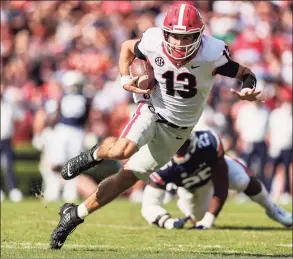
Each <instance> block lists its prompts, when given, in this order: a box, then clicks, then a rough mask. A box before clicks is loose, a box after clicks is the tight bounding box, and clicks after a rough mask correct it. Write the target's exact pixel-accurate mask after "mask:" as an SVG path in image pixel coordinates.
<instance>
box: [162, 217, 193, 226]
mask: <svg viewBox="0 0 293 259" xmlns="http://www.w3.org/2000/svg"><path fill="white" fill-rule="evenodd" d="M188 219H189V217H186V218H183V219H178V218H175V219H174V218H169V219H167V220H166V222H165V224H164V227H165V228H167V229H174V228H177V229H179V228H183V227H184V225H185V223H186V221H187V220H188Z"/></svg>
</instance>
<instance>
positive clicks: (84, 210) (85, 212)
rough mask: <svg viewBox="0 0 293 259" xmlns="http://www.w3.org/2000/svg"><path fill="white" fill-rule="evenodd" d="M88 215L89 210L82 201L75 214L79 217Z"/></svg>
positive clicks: (82, 217)
mask: <svg viewBox="0 0 293 259" xmlns="http://www.w3.org/2000/svg"><path fill="white" fill-rule="evenodd" d="M88 215H89V212H88V210H87V208H86V206H85V202H83V203H82V204H80V205H79V206H78V207H77V216H78V217H80V218H81V219H84V218H85V217H86V216H88Z"/></svg>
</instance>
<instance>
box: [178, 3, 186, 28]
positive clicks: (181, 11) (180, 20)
mask: <svg viewBox="0 0 293 259" xmlns="http://www.w3.org/2000/svg"><path fill="white" fill-rule="evenodd" d="M185 6H186V4H182V5H181V6H180V11H179V18H178V26H182V22H183V15H184V10H185Z"/></svg>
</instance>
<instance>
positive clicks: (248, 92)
mask: <svg viewBox="0 0 293 259" xmlns="http://www.w3.org/2000/svg"><path fill="white" fill-rule="evenodd" d="M255 89H256V88H255V87H254V88H252V89H249V88H243V89H242V90H241V91H240V92H238V91H236V90H235V89H233V88H231V89H230V92H231V93H233V94H234V95H236V97H237V98H238V99H240V100H246V101H249V102H253V101H260V102H262V103H264V102H265V101H264V100H261V99H259V98H258V95H259V94H260V93H261V91H255Z"/></svg>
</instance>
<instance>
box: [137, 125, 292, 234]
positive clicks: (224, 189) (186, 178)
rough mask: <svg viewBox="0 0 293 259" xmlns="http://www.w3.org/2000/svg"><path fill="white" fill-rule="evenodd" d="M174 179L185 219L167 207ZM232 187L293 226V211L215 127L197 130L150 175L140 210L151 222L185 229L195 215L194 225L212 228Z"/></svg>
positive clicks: (268, 212)
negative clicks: (226, 147) (276, 199)
mask: <svg viewBox="0 0 293 259" xmlns="http://www.w3.org/2000/svg"><path fill="white" fill-rule="evenodd" d="M170 183H173V184H175V185H176V186H177V187H178V189H177V193H178V196H179V199H178V203H177V205H178V207H179V208H180V210H181V211H182V212H183V213H184V214H185V216H186V218H185V219H178V218H172V217H171V214H170V213H168V212H167V211H166V210H165V209H164V208H163V207H162V205H163V201H164V197H165V194H166V186H167V184H170ZM228 189H230V190H235V191H237V192H244V193H245V194H246V195H247V196H248V197H249V198H250V199H251V200H253V201H255V202H257V203H258V204H259V205H260V206H262V207H263V208H264V209H265V212H266V214H267V215H268V216H269V217H270V218H272V219H273V220H275V221H277V222H279V223H281V224H283V225H284V226H286V227H290V226H291V225H292V214H291V213H289V212H286V211H284V210H283V209H281V208H280V207H278V206H277V205H276V204H274V203H273V202H272V201H271V199H270V197H269V195H268V192H267V190H266V189H265V187H264V186H263V185H262V183H261V182H260V181H259V180H258V179H257V178H256V177H254V176H252V174H251V173H250V172H249V170H248V168H247V167H246V166H245V165H243V164H242V163H240V162H239V161H237V160H235V159H232V158H231V157H229V156H227V155H225V154H224V152H223V148H222V143H221V141H220V139H219V137H218V136H217V135H216V134H215V133H214V132H212V131H210V130H205V131H193V132H192V133H191V135H190V138H189V139H188V140H187V141H186V142H185V143H184V144H183V145H182V147H181V148H180V149H179V150H178V151H177V153H176V154H175V156H174V157H173V158H172V159H171V161H170V162H169V163H167V164H166V165H165V166H164V167H162V168H161V169H160V170H159V171H158V172H155V173H152V174H151V176H150V183H149V185H147V186H146V188H145V190H144V194H143V201H142V209H141V212H142V215H143V217H144V218H145V219H146V221H147V222H148V223H149V224H156V225H157V226H158V227H161V228H167V229H172V228H182V227H183V225H184V224H185V222H186V220H187V219H191V221H192V222H193V223H194V224H195V225H194V228H198V229H209V228H211V227H212V225H213V222H214V221H215V219H216V217H217V216H218V215H219V213H220V211H221V209H222V207H223V205H224V203H225V200H226V198H227V195H228Z"/></svg>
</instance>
